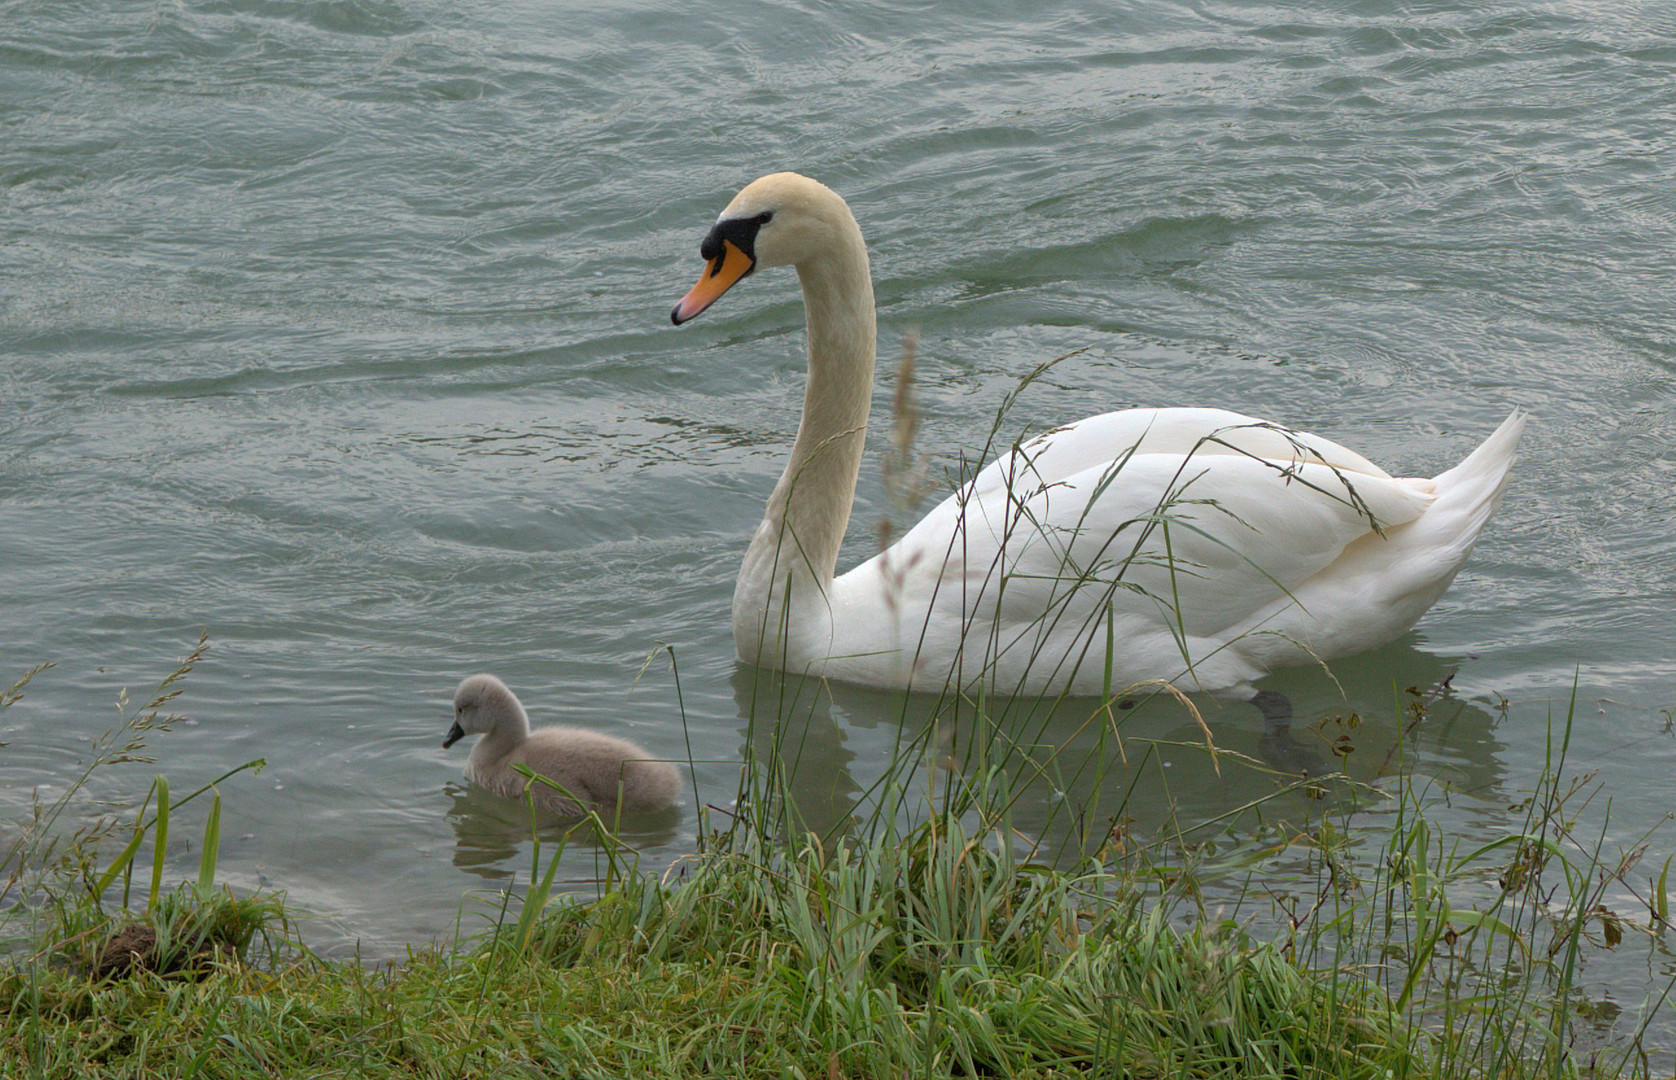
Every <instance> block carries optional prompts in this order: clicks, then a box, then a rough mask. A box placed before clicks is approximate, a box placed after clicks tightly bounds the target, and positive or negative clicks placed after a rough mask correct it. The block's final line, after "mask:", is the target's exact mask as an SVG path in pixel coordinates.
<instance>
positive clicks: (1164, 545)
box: [671, 173, 1525, 719]
mask: <svg viewBox="0 0 1676 1080" xmlns="http://www.w3.org/2000/svg"><path fill="white" fill-rule="evenodd" d="M700 252H701V253H702V255H703V256H704V258H705V259H706V260H708V261H709V264H710V265H709V266H708V268H707V269H706V271H705V273H704V274H703V276H702V277H701V278H700V279H699V281H698V284H696V285H695V286H693V288H692V291H691V292H689V293H688V294H687V295H686V297H685V298H683V299H682V300H681V302H680V303H679V304H677V305H676V306H675V309H674V311H673V312H672V315H671V317H672V319H673V321H674V322H675V323H676V324H677V325H679V324H681V323H683V322H686V321H687V320H688V319H691V318H693V317H694V316H696V315H697V314H698V313H699V312H701V311H703V310H704V309H705V308H707V307H709V306H710V304H712V303H714V302H715V300H716V299H717V298H718V297H720V296H721V295H722V293H724V292H726V291H727V289H728V288H729V287H731V286H732V285H733V284H734V283H735V282H737V281H738V280H739V279H740V278H742V277H744V276H745V275H747V274H749V273H751V272H752V271H753V270H755V269H757V268H758V267H766V266H781V265H787V264H790V265H793V266H795V267H797V273H798V277H799V279H800V280H801V281H802V285H803V299H804V305H805V308H806V312H807V317H808V334H809V380H808V385H807V388H806V391H805V394H804V399H803V420H802V423H801V425H800V426H799V427H798V431H797V440H796V442H795V443H793V445H792V449H791V461H790V463H789V464H787V466H786V470H785V473H784V475H782V476H781V478H780V481H779V483H778V484H777V485H776V486H775V488H774V493H773V494H772V495H771V496H770V497H769V500H768V509H767V513H766V514H765V515H764V517H763V520H762V525H761V526H760V527H759V528H758V529H757V532H756V534H755V536H754V537H753V538H752V540H751V544H750V547H749V549H748V550H747V551H746V553H745V562H744V566H743V567H742V568H741V569H740V572H739V581H738V585H737V587H736V589H735V591H734V594H733V633H734V639H735V641H736V643H737V645H738V649H739V656H740V658H741V659H743V660H745V661H747V662H750V663H754V664H758V665H761V666H767V667H774V668H782V669H786V670H792V671H804V672H811V673H815V674H819V675H824V676H826V677H829V678H834V679H841V680H848V681H853V682H859V683H866V684H870V685H874V686H884V687H914V688H918V689H927V690H939V689H941V688H943V687H944V686H945V685H948V684H950V683H951V682H952V683H954V684H955V685H958V686H966V685H969V684H971V683H972V682H974V681H977V680H980V679H981V680H982V681H983V682H985V683H986V684H987V685H989V686H990V687H991V688H992V689H993V690H998V691H1002V692H1017V693H1027V694H1042V693H1053V692H1059V691H1061V690H1068V691H1070V692H1072V693H1098V692H1099V691H1100V690H1101V688H1102V686H1103V685H1105V683H1106V680H1107V678H1108V674H1107V665H1108V660H1109V664H1110V667H1111V671H1110V675H1109V678H1110V679H1111V685H1112V686H1114V687H1123V686H1125V685H1129V684H1132V683H1136V682H1140V681H1142V680H1145V679H1157V678H1165V679H1171V680H1172V681H1175V682H1176V683H1177V685H1180V686H1182V687H1183V688H1184V689H1189V690H1195V689H1196V690H1209V691H1218V692H1222V693H1225V694H1238V695H1241V696H1245V695H1250V694H1252V693H1253V691H1254V689H1255V688H1254V687H1253V686H1252V681H1253V680H1255V679H1257V678H1259V677H1261V676H1262V675H1264V674H1265V673H1267V672H1269V671H1271V670H1273V669H1275V668H1279V667H1285V666H1291V665H1297V664H1301V663H1308V662H1311V661H1312V659H1327V658H1331V657H1334V656H1342V655H1346V654H1349V653H1353V652H1358V651H1361V650H1365V649H1368V648H1371V647H1373V646H1376V645H1379V644H1382V643H1384V642H1387V641H1389V640H1391V639H1393V638H1395V637H1396V636H1397V635H1399V634H1401V633H1402V632H1403V631H1405V630H1407V629H1408V628H1409V627H1411V626H1413V625H1414V623H1415V622H1416V621H1417V620H1418V619H1419V618H1420V616H1421V615H1422V614H1424V613H1425V611H1426V609H1427V608H1429V607H1431V605H1432V604H1433V603H1434V602H1436V600H1437V598H1438V597H1439V596H1441V595H1442V594H1443V591H1444V589H1445V588H1447V587H1448V585H1449V582H1450V581H1451V580H1452V579H1453V578H1454V576H1455V573H1456V572H1457V571H1458V570H1460V568H1461V565H1462V564H1463V563H1464V562H1465V561H1466V558H1467V555H1468V553H1469V552H1470V551H1471V550H1472V546H1473V543H1474V541H1476V540H1477V538H1478V534H1479V531H1480V530H1481V529H1482V528H1483V526H1484V523H1485V521H1486V520H1487V519H1488V518H1489V516H1490V515H1491V514H1492V513H1493V512H1494V510H1495V508H1496V505H1497V503H1498V501H1499V499H1500V495H1501V491H1502V489H1503V487H1504V486H1505V485H1506V483H1507V478H1508V470H1509V468H1510V467H1511V465H1512V463H1513V452H1514V448H1515V446H1516V445H1517V443H1518V441H1519V435H1520V432H1521V431H1522V430H1523V428H1524V424H1525V416H1524V414H1523V413H1522V412H1520V411H1519V410H1514V412H1513V414H1512V415H1511V416H1509V417H1508V418H1507V420H1506V421H1505V422H1504V423H1503V424H1502V425H1501V426H1500V427H1499V428H1497V429H1496V431H1495V433H1494V434H1493V435H1491V436H1490V438H1489V439H1488V440H1486V441H1485V442H1484V444H1483V445H1482V446H1480V447H1479V448H1478V449H1477V450H1475V451H1474V452H1473V453H1472V454H1471V455H1470V456H1469V457H1468V458H1467V459H1466V460H1465V461H1463V462H1461V464H1459V465H1457V466H1456V467H1455V468H1453V469H1450V470H1449V471H1447V472H1445V473H1443V474H1441V475H1439V476H1437V477H1436V478H1434V479H1429V480H1427V479H1396V478H1393V477H1391V476H1390V475H1389V474H1388V473H1386V472H1385V471H1383V470H1382V469H1380V468H1379V467H1378V466H1376V465H1374V464H1373V463H1372V462H1370V461H1368V460H1367V459H1366V458H1364V457H1362V456H1361V455H1360V454H1357V453H1354V452H1353V451H1350V450H1347V449H1345V448H1344V447H1342V446H1339V445H1337V444H1335V443H1333V442H1331V441H1329V440H1327V439H1323V438H1320V437H1318V436H1314V435H1309V434H1305V433H1303V432H1295V431H1290V430H1287V429H1286V428H1283V427H1280V426H1278V425H1275V424H1270V423H1266V422H1263V421H1260V420H1254V419H1252V418H1250V417H1246V416H1241V415H1239V414H1238V413H1232V412H1226V411H1224V410H1221V409H1193V408H1185V409H1130V410H1126V411H1122V412H1113V413H1107V414H1105V415H1102V416H1092V417H1089V418H1087V419H1084V420H1080V421H1077V422H1076V423H1073V424H1069V425H1066V426H1065V427H1061V428H1057V429H1055V430H1052V431H1049V432H1047V433H1046V434H1043V435H1039V436H1037V437H1035V438H1033V439H1030V440H1028V441H1026V442H1024V443H1023V444H1022V445H1019V446H1017V447H1015V448H1014V449H1013V450H1012V451H1011V452H1010V453H1008V454H1005V455H1003V456H1002V457H1001V458H999V459H998V460H996V461H994V462H992V463H991V464H990V465H989V466H988V467H987V468H985V469H984V470H983V471H982V472H981V473H979V474H978V476H977V477H976V478H975V479H974V480H973V481H972V482H970V483H969V484H967V485H965V486H964V487H963V488H962V489H961V490H960V491H958V492H956V493H955V494H954V495H952V496H950V497H949V498H948V499H946V500H945V501H944V502H943V503H942V504H941V505H939V506H937V507H936V508H935V509H933V510H932V511H931V512H930V513H929V514H927V515H926V516H925V518H924V519H923V520H921V521H920V522H919V524H918V525H916V526H915V527H914V528H913V529H912V530H911V531H910V532H908V533H907V534H906V535H905V536H903V537H902V539H901V540H899V541H898V542H897V543H896V544H894V545H893V546H891V547H890V548H889V549H887V550H885V551H883V552H882V553H880V554H879V555H878V556H876V557H874V558H872V559H869V560H868V561H866V562H865V563H863V564H861V565H860V566H858V567H856V568H855V569H854V570H851V571H850V572H849V573H847V574H844V575H843V576H842V577H834V576H833V570H834V567H835V565H836V563H837V557H838V547H839V543H840V542H841V541H842V539H843V536H844V528H845V525H846V523H847V521H848V519H849V515H850V504H851V501H852V500H853V498H854V495H855V484H856V476H857V473H858V471H859V469H860V465H861V454H862V442H863V437H864V433H865V431H866V427H867V412H868V406H869V402H870V397H871V387H872V382H873V359H874V348H875V328H874V310H873V286H872V281H871V278H870V277H869V273H868V264H867V250H866V247H865V245H864V244H863V242H862V237H861V231H860V229H859V228H858V227H857V226H856V223H855V218H854V217H853V216H851V214H850V210H849V207H848V206H847V205H845V203H844V201H843V199H841V198H839V197H838V195H837V194H835V193H834V192H832V191H831V190H829V189H828V188H826V187H825V186H824V185H822V184H819V183H817V182H815V181H814V180H811V179H809V178H807V177H804V176H799V175H797V174H795V173H776V174H773V175H771V176H765V177H763V178H762V179H760V180H757V181H756V182H754V183H752V184H751V185H750V186H748V187H746V188H745V189H744V190H743V191H741V192H740V193H739V194H738V195H737V196H736V197H735V198H734V199H733V201H732V202H731V203H729V204H728V206H727V209H726V210H724V211H722V214H721V217H720V219H719V220H718V221H717V222H716V225H715V227H714V228H713V229H711V230H710V234H709V235H708V236H707V237H705V239H704V242H703V245H702V246H701V248H700ZM1278 697H1279V696H1278V695H1272V694H1265V695H1258V697H1257V698H1256V699H1254V700H1256V701H1257V703H1258V704H1259V705H1260V706H1263V707H1264V712H1265V714H1268V715H1270V718H1271V719H1275V718H1276V717H1275V715H1273V714H1272V713H1271V709H1270V708H1269V707H1267V706H1265V705H1264V700H1263V699H1265V698H1278ZM1280 700H1281V701H1284V699H1280ZM1288 708H1289V707H1288Z"/></svg>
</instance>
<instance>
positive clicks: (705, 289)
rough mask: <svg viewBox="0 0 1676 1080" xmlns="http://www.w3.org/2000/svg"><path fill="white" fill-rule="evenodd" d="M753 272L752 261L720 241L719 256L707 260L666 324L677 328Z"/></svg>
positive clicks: (731, 245)
mask: <svg viewBox="0 0 1676 1080" xmlns="http://www.w3.org/2000/svg"><path fill="white" fill-rule="evenodd" d="M755 268H756V260H755V259H753V258H751V257H750V256H749V255H747V254H745V253H744V252H743V251H741V250H740V249H739V248H738V247H737V246H736V245H735V244H734V243H733V241H732V240H723V241H722V253H721V254H720V255H718V256H716V257H715V258H714V259H711V260H710V268H709V269H708V270H706V271H705V272H704V274H703V276H701V277H700V278H699V279H698V284H697V285H694V286H693V287H692V289H691V290H690V291H689V292H688V293H687V295H685V296H683V297H682V298H681V302H680V303H679V304H676V305H675V310H674V311H671V312H670V313H669V320H670V321H671V322H673V323H674V324H675V325H676V326H680V325H681V324H682V323H684V322H686V321H687V320H688V319H691V318H693V317H694V316H696V315H697V314H698V313H699V312H701V311H703V310H704V309H705V308H707V307H709V306H710V305H711V304H714V303H715V302H716V301H717V300H720V299H721V297H722V293H725V292H727V291H728V290H729V289H731V288H733V284H734V282H736V281H738V280H739V279H740V278H742V277H744V276H745V275H746V274H748V273H750V272H751V271H752V270H753V269H755Z"/></svg>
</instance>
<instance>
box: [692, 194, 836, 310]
mask: <svg viewBox="0 0 1676 1080" xmlns="http://www.w3.org/2000/svg"><path fill="white" fill-rule="evenodd" d="M860 236H861V232H860V230H859V229H857V228H856V224H855V218H854V217H852V216H851V214H850V208H849V206H848V205H846V204H845V202H844V200H843V199H842V198H840V197H839V196H838V193H837V192H835V191H833V190H832V189H831V188H829V187H827V186H826V185H825V184H823V183H821V182H820V181H818V180H811V179H809V178H808V177H807V176H800V175H799V174H797V173H793V172H782V173H771V174H769V175H768V176H764V177H763V178H761V179H760V180H753V181H752V182H751V183H750V184H749V185H748V186H747V187H746V188H745V190H743V191H741V192H740V193H739V194H737V195H735V196H734V197H733V201H732V202H730V203H728V204H727V209H726V210H723V211H722V216H721V217H719V218H717V219H716V224H715V226H714V227H713V228H712V229H711V230H710V233H709V235H707V236H705V238H704V242H703V243H702V244H700V245H699V248H698V252H699V254H700V255H703V256H704V259H705V261H706V262H708V263H709V264H710V265H709V266H708V267H707V268H706V269H705V271H704V274H703V276H701V277H700V278H699V279H698V284H697V285H694V286H693V287H692V291H691V292H689V293H687V295H686V296H685V297H683V298H682V300H681V302H680V303H679V304H676V305H675V310H674V311H672V312H670V314H669V317H670V320H671V321H672V322H674V323H675V325H676V326H680V325H681V324H682V323H684V322H686V321H687V320H688V319H691V318H693V317H694V316H696V315H697V314H698V313H699V312H701V311H703V310H704V309H705V308H707V307H709V306H710V305H711V304H713V303H715V302H716V301H717V300H718V299H720V298H721V295H722V294H723V293H725V292H727V291H728V289H730V288H732V287H733V285H734V283H735V282H737V281H739V280H740V279H741V278H743V277H745V276H746V275H748V274H750V273H751V272H752V271H753V270H756V269H757V268H758V267H763V266H797V265H800V264H802V263H805V262H808V261H809V260H811V259H815V258H818V257H820V256H821V255H824V254H826V253H827V252H829V251H832V250H833V249H834V248H838V247H842V246H844V245H845V244H847V243H849V242H851V238H852V237H853V238H854V239H855V241H859V239H860Z"/></svg>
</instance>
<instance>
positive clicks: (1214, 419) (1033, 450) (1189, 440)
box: [971, 408, 1390, 494]
mask: <svg viewBox="0 0 1676 1080" xmlns="http://www.w3.org/2000/svg"><path fill="white" fill-rule="evenodd" d="M1130 454H1176V455H1180V456H1183V457H1187V456H1193V457H1201V456H1206V457H1211V456H1219V455H1228V456H1235V457H1253V458H1261V459H1264V460H1267V461H1277V462H1294V461H1295V462H1298V463H1299V464H1305V463H1309V464H1321V465H1327V466H1331V467H1333V468H1336V469H1338V470H1339V471H1341V472H1344V473H1347V474H1357V475H1363V476H1376V477H1384V478H1389V475H1390V474H1389V473H1387V472H1385V470H1383V469H1381V468H1380V467H1379V466H1377V465H1375V464H1374V463H1373V462H1371V461H1369V460H1368V459H1367V458H1365V457H1363V456H1362V455H1361V454H1358V453H1356V452H1355V451H1354V450H1351V449H1348V448H1347V447H1344V446H1340V445H1339V444H1338V443H1335V442H1333V441H1332V440H1331V439H1324V438H1322V437H1321V436H1319V435H1312V434H1310V433H1308V432H1304V431H1293V430H1291V429H1289V428H1284V427H1281V426H1280V425H1278V424H1273V423H1270V422H1268V421H1266V420H1258V419H1255V418H1254V417H1250V416H1245V415H1242V414H1240V413H1236V412H1230V411H1228V410H1227V409H1194V408H1171V409H1124V410H1121V411H1119V412H1109V413H1102V414H1101V415H1099V416H1089V417H1085V418H1083V419H1081V420H1077V421H1075V422H1074V423H1070V424H1065V425H1063V426H1061V427H1056V428H1053V429H1052V430H1050V431H1045V432H1042V433H1041V434H1039V435H1036V436H1033V437H1031V438H1028V439H1025V440H1023V441H1022V442H1021V443H1020V444H1019V445H1018V446H1017V447H1015V448H1014V449H1013V450H1012V451H1011V452H1009V453H1005V454H1002V455H1000V456H999V457H997V458H996V459H995V460H994V461H992V462H990V463H989V465H988V466H987V467H985V468H984V469H983V471H982V472H980V473H979V474H978V475H977V477H976V478H975V479H974V480H973V482H972V485H971V489H972V491H973V492H974V493H977V494H988V493H990V492H993V491H998V490H1001V489H1004V488H1009V487H1010V488H1012V489H1014V490H1018V489H1019V488H1021V487H1022V486H1024V485H1026V484H1030V483H1035V484H1039V485H1047V484H1052V483H1056V482H1058V481H1060V480H1063V479H1066V478H1067V477H1070V476H1074V475H1076V474H1078V473H1081V472H1085V471H1087V470H1089V469H1098V468H1101V467H1104V466H1106V465H1108V464H1110V463H1113V462H1120V461H1122V460H1123V459H1124V458H1125V457H1127V456H1128V455H1130Z"/></svg>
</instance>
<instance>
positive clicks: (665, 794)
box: [442, 675, 681, 817]
mask: <svg viewBox="0 0 1676 1080" xmlns="http://www.w3.org/2000/svg"><path fill="white" fill-rule="evenodd" d="M475 734H480V735H482V736H483V738H482V739H480V740H478V743H477V745H476V746H474V747H472V748H471V758H470V759H469V760H468V761H467V762H466V776H467V777H468V778H470V780H471V782H472V783H474V784H477V785H478V786H479V787H483V788H486V789H488V790H489V791H492V792H494V793H495V794H496V795H502V796H505V797H506V798H509V799H521V798H523V794H524V788H525V786H526V785H528V784H529V781H528V780H527V779H526V778H525V777H524V776H523V775H522V774H521V773H518V772H516V771H515V770H514V769H513V766H514V765H527V766H529V767H530V769H531V770H533V771H535V772H537V773H539V774H541V775H542V776H545V777H547V778H548V779H550V780H553V781H556V782H557V783H559V784H561V785H563V787H564V789H565V790H566V791H568V792H570V793H571V794H572V795H574V796H576V799H575V800H572V799H567V798H565V797H564V796H563V795H561V794H559V793H558V792H557V791H554V790H553V789H552V788H550V787H548V786H547V785H545V784H539V783H538V784H535V785H534V786H533V787H531V788H530V796H531V798H532V799H534V800H535V804H536V805H537V806H539V807H542V808H543V809H546V810H551V811H553V812H554V813H556V814H561V815H564V816H566V817H577V816H580V815H581V814H582V813H583V811H584V810H598V811H602V812H605V813H609V812H610V811H611V809H612V808H613V807H616V806H617V805H618V798H619V795H620V796H621V799H622V809H623V811H624V812H625V813H635V812H644V811H649V810H668V809H670V808H671V807H673V806H674V805H675V800H676V798H677V797H678V796H679V795H680V791H681V777H680V774H679V773H677V772H676V771H675V766H673V765H671V764H669V763H668V762H667V761H650V760H647V758H648V757H649V755H648V754H647V753H646V751H644V750H642V749H641V748H640V747H638V746H636V745H634V744H633V743H631V742H628V741H627V740H625V739H618V738H614V737H612V736H610V735H602V734H600V733H599V732H597V731H583V730H581V729H579V728H561V727H550V728H542V729H541V730H540V731H537V732H534V733H532V732H531V731H530V720H529V716H528V715H527V714H525V712H524V706H523V703H522V702H520V701H519V700H518V696H517V695H516V694H514V693H513V692H512V691H511V690H509V689H507V686H506V684H505V683H503V682H501V681H500V680H499V679H497V678H495V677H494V676H493V675H473V676H471V677H470V678H469V679H466V680H465V681H464V682H462V683H460V688H459V689H458V690H456V691H454V726H453V727H451V728H449V729H448V737H447V739H445V740H443V743H442V745H443V748H444V749H447V748H448V747H450V746H453V745H454V744H455V743H456V742H458V741H459V740H461V739H463V738H465V737H466V736H467V735H475ZM578 800H579V801H580V803H579V802H578Z"/></svg>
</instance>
